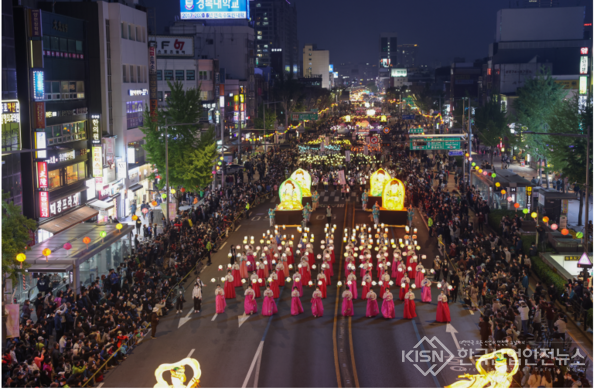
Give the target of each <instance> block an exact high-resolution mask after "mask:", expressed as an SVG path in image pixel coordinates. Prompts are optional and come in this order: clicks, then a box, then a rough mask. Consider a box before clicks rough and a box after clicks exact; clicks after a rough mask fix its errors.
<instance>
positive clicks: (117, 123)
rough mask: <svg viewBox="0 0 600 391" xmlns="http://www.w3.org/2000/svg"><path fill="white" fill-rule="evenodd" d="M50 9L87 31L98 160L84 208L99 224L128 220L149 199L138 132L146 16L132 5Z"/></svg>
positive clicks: (145, 86) (144, 97)
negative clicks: (90, 197) (98, 168)
mask: <svg viewBox="0 0 600 391" xmlns="http://www.w3.org/2000/svg"><path fill="white" fill-rule="evenodd" d="M55 10H56V12H57V13H63V14H67V15H71V16H75V15H78V16H80V17H82V18H84V19H85V20H86V21H87V25H88V30H89V31H88V37H89V39H88V41H89V56H90V64H89V73H90V87H91V88H90V97H89V99H90V115H92V116H93V117H94V121H97V122H98V124H99V127H100V132H101V145H99V146H98V147H97V148H99V149H97V151H99V152H98V153H99V155H100V157H101V159H102V162H101V164H102V172H101V173H99V174H98V175H97V176H95V181H94V183H92V182H90V183H89V185H88V191H90V193H91V192H92V191H93V192H94V193H95V194H96V196H97V201H94V202H93V203H90V205H91V206H92V207H94V208H95V209H97V210H98V211H99V212H100V216H99V220H100V221H102V220H106V219H107V218H108V217H109V216H110V217H117V218H122V217H125V216H128V215H129V214H131V205H133V204H135V205H140V204H141V203H142V202H144V201H148V200H149V194H148V191H150V190H152V188H151V180H152V179H153V175H152V171H153V170H152V167H151V165H150V164H148V163H147V162H146V159H145V152H144V149H143V147H142V146H143V144H144V134H143V133H142V131H141V130H140V129H139V128H140V126H142V125H143V112H144V110H145V109H146V107H147V106H148V104H149V83H148V29H147V21H146V20H147V18H146V11H145V9H144V8H143V7H141V6H139V5H137V4H135V3H134V2H133V1H132V2H122V3H112V2H107V1H97V2H81V3H80V2H75V3H73V2H58V3H56V4H55ZM148 179H149V180H148ZM94 187H95V188H94Z"/></svg>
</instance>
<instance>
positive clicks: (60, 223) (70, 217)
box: [39, 206, 98, 235]
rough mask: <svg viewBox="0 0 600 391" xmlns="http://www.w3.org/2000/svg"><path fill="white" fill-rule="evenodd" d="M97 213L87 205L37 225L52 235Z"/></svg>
mask: <svg viewBox="0 0 600 391" xmlns="http://www.w3.org/2000/svg"><path fill="white" fill-rule="evenodd" d="M96 215H98V211H97V210H95V209H92V208H90V207H89V206H84V207H81V208H79V209H77V210H75V211H73V212H70V213H67V214H66V215H64V216H60V217H58V218H56V219H54V220H52V221H49V222H47V223H44V224H42V225H40V226H39V228H40V229H43V230H46V231H48V232H50V233H52V234H54V235H56V234H57V233H59V232H62V231H64V230H65V229H67V228H71V227H72V226H74V225H76V224H79V223H81V222H82V221H86V220H89V219H91V218H92V217H94V216H96Z"/></svg>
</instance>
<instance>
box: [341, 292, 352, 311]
mask: <svg viewBox="0 0 600 391" xmlns="http://www.w3.org/2000/svg"><path fill="white" fill-rule="evenodd" d="M342 299H343V301H342V315H344V316H354V304H353V303H352V292H351V291H350V287H349V286H346V290H345V291H344V293H342Z"/></svg>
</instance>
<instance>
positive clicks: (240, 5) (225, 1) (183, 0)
mask: <svg viewBox="0 0 600 391" xmlns="http://www.w3.org/2000/svg"><path fill="white" fill-rule="evenodd" d="M249 8H250V7H249V6H248V0H179V11H180V14H181V19H187V20H190V19H248V18H249V16H250V15H249V12H248V10H249Z"/></svg>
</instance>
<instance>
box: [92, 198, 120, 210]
mask: <svg viewBox="0 0 600 391" xmlns="http://www.w3.org/2000/svg"><path fill="white" fill-rule="evenodd" d="M88 206H91V207H92V208H94V209H96V210H109V209H112V208H114V206H115V205H114V204H113V203H112V202H106V201H101V200H96V201H93V202H90V203H89V204H88Z"/></svg>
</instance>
